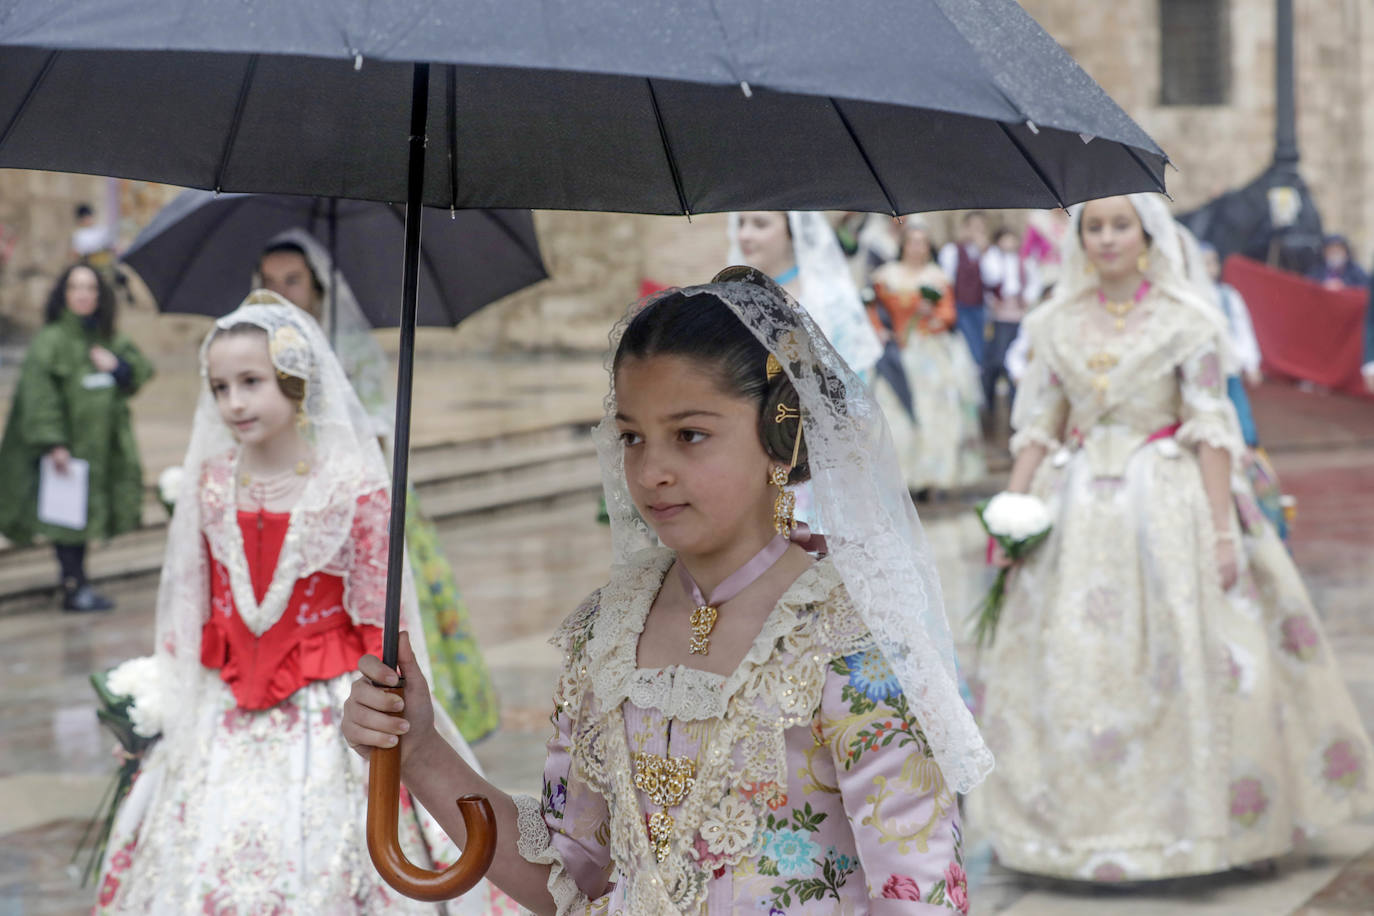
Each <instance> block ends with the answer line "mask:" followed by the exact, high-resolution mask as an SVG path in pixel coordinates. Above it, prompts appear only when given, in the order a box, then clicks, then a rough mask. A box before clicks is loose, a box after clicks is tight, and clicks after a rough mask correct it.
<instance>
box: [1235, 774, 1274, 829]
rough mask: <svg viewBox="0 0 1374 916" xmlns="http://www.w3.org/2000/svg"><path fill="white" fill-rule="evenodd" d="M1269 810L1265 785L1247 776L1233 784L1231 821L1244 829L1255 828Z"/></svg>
mask: <svg viewBox="0 0 1374 916" xmlns="http://www.w3.org/2000/svg"><path fill="white" fill-rule="evenodd" d="M1267 810H1269V795H1268V794H1267V793H1266V792H1265V790H1264V783H1263V782H1261V781H1260V780H1259V779H1257V778H1255V777H1253V776H1246V777H1243V778H1241V779H1237V780H1234V781H1233V782H1232V783H1231V820H1233V821H1235V822H1236V823H1237V824H1240V825H1241V826H1242V827H1253V826H1254V825H1255V823H1256V822H1257V821H1258V820H1259V819H1260V818H1261V817H1263V816H1264V812H1265V811H1267Z"/></svg>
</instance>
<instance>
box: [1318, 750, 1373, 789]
mask: <svg viewBox="0 0 1374 916" xmlns="http://www.w3.org/2000/svg"><path fill="white" fill-rule="evenodd" d="M1322 764H1323V767H1322V776H1323V777H1324V778H1325V779H1326V781H1327V782H1328V783H1331V784H1332V785H1336V786H1340V787H1341V788H1343V789H1353V788H1355V787H1356V786H1358V785H1360V783H1361V782H1362V781H1363V779H1364V766H1363V764H1362V762H1361V761H1360V756H1359V753H1358V751H1356V749H1355V744H1354V742H1353V741H1351V740H1350V739H1348V738H1338V739H1337V740H1335V741H1332V742H1331V743H1330V744H1328V745H1327V746H1326V749H1325V750H1323V751H1322Z"/></svg>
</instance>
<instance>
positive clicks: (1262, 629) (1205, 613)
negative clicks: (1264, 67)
mask: <svg viewBox="0 0 1374 916" xmlns="http://www.w3.org/2000/svg"><path fill="white" fill-rule="evenodd" d="M1142 230H1143V231H1142ZM1104 238H1105V239H1106V241H1105V242H1104V241H1103V239H1104ZM1085 246H1086V248H1087V252H1086V254H1085ZM1180 265H1181V254H1180V243H1179V240H1178V235H1177V232H1176V228H1175V224H1174V222H1173V220H1172V219H1171V218H1170V216H1169V214H1168V211H1167V209H1166V208H1165V206H1164V204H1163V201H1162V200H1161V199H1160V198H1159V197H1157V196H1155V195H1133V196H1132V197H1130V198H1112V199H1109V200H1104V201H1093V202H1091V203H1089V204H1088V205H1086V207H1084V208H1081V209H1080V210H1079V211H1078V212H1076V213H1075V214H1074V219H1073V223H1072V225H1071V228H1070V231H1069V234H1068V238H1067V241H1066V253H1065V263H1064V270H1063V275H1062V276H1061V282H1060V284H1059V287H1058V290H1057V293H1056V296H1055V299H1054V300H1053V301H1052V302H1050V303H1048V304H1046V305H1045V306H1043V307H1041V308H1040V309H1037V310H1036V311H1035V312H1033V313H1032V314H1031V315H1030V316H1029V317H1028V318H1027V319H1026V327H1025V330H1026V333H1028V334H1029V335H1030V343H1031V351H1032V353H1033V356H1032V358H1031V362H1030V366H1029V370H1028V372H1027V376H1026V379H1025V381H1024V382H1023V385H1022V387H1021V388H1020V390H1018V393H1017V399H1016V404H1015V409H1014V413H1013V426H1014V428H1015V430H1016V433H1015V436H1014V438H1013V441H1012V449H1013V452H1014V453H1015V454H1016V456H1017V457H1016V463H1015V465H1014V467H1013V471H1012V478H1011V483H1010V484H1009V487H1008V488H1009V489H1011V490H1020V491H1025V490H1029V492H1031V493H1033V494H1034V495H1036V496H1038V497H1040V498H1041V499H1042V500H1044V501H1046V503H1047V504H1048V506H1049V508H1050V511H1051V514H1052V516H1053V518H1054V529H1053V531H1052V533H1051V534H1050V536H1049V538H1048V539H1047V540H1046V541H1045V542H1044V543H1043V544H1042V545H1041V546H1040V548H1038V549H1037V550H1036V551H1035V552H1034V553H1032V554H1031V556H1030V557H1029V558H1028V559H1027V560H1025V561H1024V563H1023V564H1022V565H1021V567H1020V568H1019V569H1018V570H1017V571H1016V572H1015V574H1014V575H1013V576H1012V578H1011V584H1010V587H1009V589H1008V593H1007V601H1006V605H1005V608H1004V611H1003V614H1002V619H1001V624H1000V627H999V629H998V632H997V635H996V641H995V643H994V644H993V645H992V647H991V649H990V650H989V651H988V652H987V653H986V654H985V656H984V658H983V659H982V673H983V675H984V677H985V680H986V694H985V704H984V713H983V715H984V721H983V727H984V731H985V734H986V735H987V739H988V744H989V746H990V747H991V748H992V750H993V752H994V753H995V754H996V755H997V760H998V767H997V769H996V770H995V771H994V772H993V774H992V775H991V777H990V778H989V779H988V782H987V784H986V786H985V788H983V789H982V790H980V791H979V792H978V793H976V794H975V795H974V797H973V802H974V806H975V807H974V816H975V817H978V818H981V823H982V824H983V825H984V826H985V827H986V828H988V829H989V831H990V833H991V838H992V842H993V845H994V847H995V849H996V851H997V854H998V856H999V858H1000V860H1001V862H1002V863H1003V864H1005V865H1007V866H1009V867H1010V868H1013V869H1016V870H1020V871H1026V872H1033V873H1039V874H1045V875H1053V876H1058V877H1064V878H1076V879H1082V880H1091V881H1120V880H1132V881H1136V880H1151V879H1158V878H1166V877H1173V876H1180V875H1189V874H1199V873H1207V872H1216V871H1222V870H1225V869H1228V868H1231V867H1234V866H1236V865H1240V864H1244V863H1248V862H1257V861H1262V860H1265V859H1269V858H1272V857H1275V856H1278V855H1280V854H1282V853H1284V852H1286V851H1287V850H1289V849H1290V848H1291V847H1292V845H1293V844H1294V842H1295V840H1296V839H1298V838H1300V837H1301V836H1303V835H1304V834H1308V833H1311V832H1312V831H1315V830H1318V829H1320V828H1323V827H1328V826H1330V825H1333V824H1336V823H1339V822H1341V821H1345V820H1348V819H1351V818H1354V817H1358V816H1360V815H1361V814H1363V813H1365V812H1369V811H1371V810H1374V787H1372V786H1371V782H1370V772H1369V769H1370V763H1371V756H1372V755H1371V748H1370V743H1369V738H1368V736H1367V734H1366V732H1365V730H1364V728H1363V727H1362V725H1361V722H1360V719H1359V716H1358V713H1357V712H1356V709H1355V707H1354V704H1353V703H1352V701H1351V698H1350V695H1349V693H1348V691H1347V689H1346V686H1345V684H1344V682H1343V680H1342V678H1341V673H1340V670H1339V668H1338V667H1337V665H1336V660H1335V658H1334V657H1333V656H1332V654H1331V651H1330V648H1329V647H1328V645H1327V643H1326V640H1325V638H1324V636H1323V634H1322V627H1321V624H1320V622H1319V619H1318V616H1317V612H1316V609H1315V608H1314V607H1313V606H1312V602H1311V600H1310V599H1309V597H1308V595H1307V592H1306V590H1305V589H1304V587H1303V583H1302V581H1301V579H1300V578H1299V576H1298V572H1297V570H1296V568H1295V567H1294V565H1293V562H1292V560H1291V559H1290V558H1289V556H1288V554H1287V553H1286V552H1285V550H1284V549H1283V547H1282V546H1281V544H1280V543H1279V540H1278V537H1277V536H1276V535H1275V533H1274V531H1273V529H1272V528H1271V527H1270V526H1269V525H1268V523H1267V522H1266V521H1265V519H1264V517H1263V516H1262V515H1261V514H1260V512H1259V511H1258V508H1257V507H1256V505H1255V502H1254V498H1253V496H1252V494H1251V493H1250V491H1249V489H1248V486H1247V484H1246V483H1245V481H1244V477H1243V475H1242V474H1241V473H1239V467H1240V465H1239V459H1240V457H1241V456H1242V454H1243V453H1244V444H1243V442H1242V441H1241V438H1240V432H1239V428H1238V426H1237V423H1236V418H1235V413H1234V410H1233V408H1232V407H1231V404H1230V401H1229V400H1228V399H1227V396H1226V372H1227V369H1228V366H1229V359H1230V357H1229V353H1228V348H1227V344H1226V335H1225V329H1224V327H1223V326H1222V324H1221V322H1220V320H1219V315H1218V313H1217V312H1216V310H1215V309H1213V308H1211V307H1210V306H1209V305H1208V304H1207V303H1206V302H1204V301H1203V300H1202V299H1201V298H1200V297H1199V295H1198V294H1197V292H1196V291H1195V289H1194V287H1193V286H1192V285H1191V284H1190V283H1189V282H1188V281H1187V280H1186V279H1185V275H1184V273H1183V271H1182V270H1181V267H1180ZM1131 290H1134V294H1132V293H1131ZM1112 300H1115V301H1112Z"/></svg>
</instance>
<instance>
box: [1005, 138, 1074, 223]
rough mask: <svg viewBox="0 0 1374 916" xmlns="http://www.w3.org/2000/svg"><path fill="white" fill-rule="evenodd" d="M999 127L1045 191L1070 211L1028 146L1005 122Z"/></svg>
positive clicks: (1062, 207)
mask: <svg viewBox="0 0 1374 916" xmlns="http://www.w3.org/2000/svg"><path fill="white" fill-rule="evenodd" d="M997 126H998V127H1000V128H1002V133H1003V134H1005V135H1006V138H1007V139H1008V140H1010V141H1011V145H1012V146H1014V147H1016V151H1017V152H1018V153H1020V154H1021V158H1022V159H1024V160H1026V164H1027V165H1029V166H1030V167H1031V171H1032V172H1034V173H1035V177H1036V178H1039V179H1040V183H1041V184H1043V185H1044V186H1045V190H1046V191H1049V192H1050V194H1052V195H1053V196H1054V199H1055V201H1056V202H1057V203H1058V204H1059V206H1060V208H1061V209H1068V206H1069V205H1068V204H1066V203H1064V195H1062V194H1060V193H1059V189H1058V188H1056V187H1055V186H1054V182H1052V181H1050V176H1048V175H1046V174H1045V170H1044V169H1042V168H1041V167H1040V163H1038V162H1036V161H1035V157H1034V156H1032V155H1031V153H1030V150H1028V149H1026V145H1025V144H1024V143H1022V142H1021V141H1020V140H1019V139H1017V137H1016V134H1014V133H1012V132H1011V128H1010V127H1008V126H1007V125H1006V123H1005V122H1003V121H998V122H997Z"/></svg>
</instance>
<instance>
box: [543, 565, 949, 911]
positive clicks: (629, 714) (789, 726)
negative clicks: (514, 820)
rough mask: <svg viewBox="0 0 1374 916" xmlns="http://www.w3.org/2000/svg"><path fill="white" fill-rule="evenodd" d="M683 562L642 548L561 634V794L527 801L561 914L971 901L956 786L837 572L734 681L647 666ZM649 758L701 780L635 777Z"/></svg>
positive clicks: (756, 648)
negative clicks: (640, 781)
mask: <svg viewBox="0 0 1374 916" xmlns="http://www.w3.org/2000/svg"><path fill="white" fill-rule="evenodd" d="M672 562H673V554H672V553H671V552H670V551H666V550H650V551H646V552H644V553H643V554H640V555H638V556H636V557H635V558H634V560H633V562H632V563H630V564H627V566H626V567H625V568H621V569H619V570H617V571H616V574H615V576H614V577H613V579H612V580H611V582H610V583H608V584H607V585H606V586H605V587H604V588H602V589H601V590H600V591H598V592H596V593H595V594H593V595H592V596H591V598H589V599H588V600H587V601H586V602H585V603H584V604H583V605H582V606H581V608H579V609H578V611H577V612H576V613H574V614H573V615H572V616H571V617H569V618H568V620H567V621H566V622H565V623H564V625H563V626H562V628H561V629H560V631H559V634H558V636H557V637H556V644H558V645H559V646H560V647H561V648H562V649H563V650H564V652H565V653H566V658H565V668H564V671H563V674H562V676H561V677H560V680H559V684H558V688H557V690H556V692H555V698H554V699H555V714H554V721H555V725H556V734H555V736H554V738H553V739H551V740H550V742H549V747H548V750H549V754H548V758H547V761H546V765H545V785H544V797H543V799H542V802H536V801H534V800H532V799H525V800H519V802H518V804H519V805H520V808H521V815H522V816H521V819H520V823H521V838H520V848H521V852H522V854H524V855H525V856H526V857H527V858H529V859H530V860H531V861H536V862H546V863H549V864H551V865H552V866H553V869H552V874H551V877H550V888H551V890H552V891H553V893H554V896H555V899H556V901H557V902H558V903H559V911H560V912H583V911H584V910H585V909H586V908H587V907H589V906H591V907H594V908H596V911H597V912H609V913H616V912H622V913H627V914H628V913H668V912H691V913H699V912H704V913H750V912H757V913H768V912H769V911H770V910H771V909H774V908H776V909H779V910H785V911H787V912H790V913H811V912H814V913H832V912H837V911H840V910H843V911H846V912H855V913H864V912H869V911H870V909H873V906H874V905H873V904H872V903H871V901H874V900H881V901H882V902H883V903H884V904H886V905H887V908H886V909H881V911H882V912H892V913H918V912H927V911H928V907H929V906H930V905H931V904H934V905H935V906H936V907H937V908H940V909H943V908H945V907H949V908H953V909H962V908H964V907H966V905H967V892H966V881H965V879H964V874H963V869H962V860H961V855H962V853H961V849H960V837H959V824H958V812H957V808H956V806H955V803H954V794H953V792H951V791H950V790H949V789H948V787H947V786H946V785H945V782H944V780H943V777H942V775H941V773H940V770H939V768H938V766H937V765H936V764H935V762H934V760H933V759H932V758H931V757H930V754H929V751H928V749H927V748H926V746H925V738H924V736H923V735H922V733H921V730H920V727H919V725H918V724H917V723H916V722H915V721H914V720H913V718H912V716H911V715H910V713H909V711H908V707H907V703H906V700H905V697H904V696H903V695H902V694H901V692H900V689H899V688H898V687H897V684H896V680H895V677H894V676H893V675H892V672H891V669H890V668H889V667H888V665H887V663H886V660H885V658H884V656H883V655H882V653H881V652H880V651H878V650H877V649H876V648H875V647H874V645H873V640H872V637H871V635H870V634H869V633H868V631H867V629H866V628H865V627H864V625H863V623H862V621H861V620H860V618H859V616H858V614H857V613H856V612H855V610H854V609H853V607H852V604H851V602H850V599H849V597H848V593H847V592H846V590H845V588H844V586H843V583H842V582H841V581H840V579H839V576H838V573H837V572H836V570H835V568H834V566H833V565H832V564H831V563H829V562H828V561H825V560H822V561H821V562H819V563H817V564H816V565H814V566H813V567H811V568H810V569H809V570H808V571H806V572H805V573H803V574H802V575H801V576H800V577H798V579H797V580H796V582H794V583H793V585H792V586H791V587H790V588H789V589H788V590H787V592H786V593H785V594H784V595H783V596H782V598H781V599H780V600H779V602H778V604H777V605H776V606H775V607H774V609H773V611H772V612H771V613H770V615H769V617H768V618H767V620H766V621H765V623H764V625H763V628H762V630H761V632H760V633H759V636H758V638H757V639H755V641H754V642H753V644H752V645H751V647H750V649H749V652H748V653H747V654H746V656H745V659H744V661H743V662H742V663H741V664H740V666H739V667H738V668H737V669H736V670H735V671H734V672H733V673H732V674H730V675H728V676H721V675H716V674H711V673H708V672H704V671H700V670H698V669H694V668H686V667H680V666H678V667H672V668H652V669H649V668H640V667H638V666H637V664H636V652H637V643H638V638H639V635H640V633H641V632H642V629H643V627H644V622H645V620H646V619H647V616H648V613H649V608H650V607H651V605H652V603H653V599H654V596H655V595H656V594H657V593H658V591H659V588H660V587H661V585H662V582H663V577H664V575H665V574H666V572H667V571H668V569H669V568H670V567H671V565H672ZM637 754H640V755H652V756H654V757H658V758H665V759H666V758H685V759H688V760H690V761H692V769H693V775H694V783H693V784H692V786H691V787H690V790H689V791H686V792H685V793H671V792H670V793H666V794H665V793H664V792H657V793H652V792H647V791H644V790H643V788H642V787H637V786H636V784H635V779H634V777H635V772H636V767H635V763H636V757H635V755H637ZM655 794H656V795H658V800H657V801H656V800H655V798H654V797H652V796H653V795H655ZM665 798H666V799H667V800H668V802H669V804H667V805H666V806H665V805H663V804H661V802H663V801H664V800H665ZM660 813H663V814H668V815H670V816H671V821H672V829H671V831H670V832H669V834H668V836H667V839H666V842H665V843H664V848H663V855H662V856H661V857H660V855H659V854H658V851H657V850H656V849H655V848H654V844H653V843H652V842H651V838H650V831H649V827H648V824H649V822H650V821H651V819H652V818H653V817H654V815H655V814H660ZM901 901H904V902H901ZM593 902H594V903H593ZM875 911H876V910H875Z"/></svg>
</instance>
